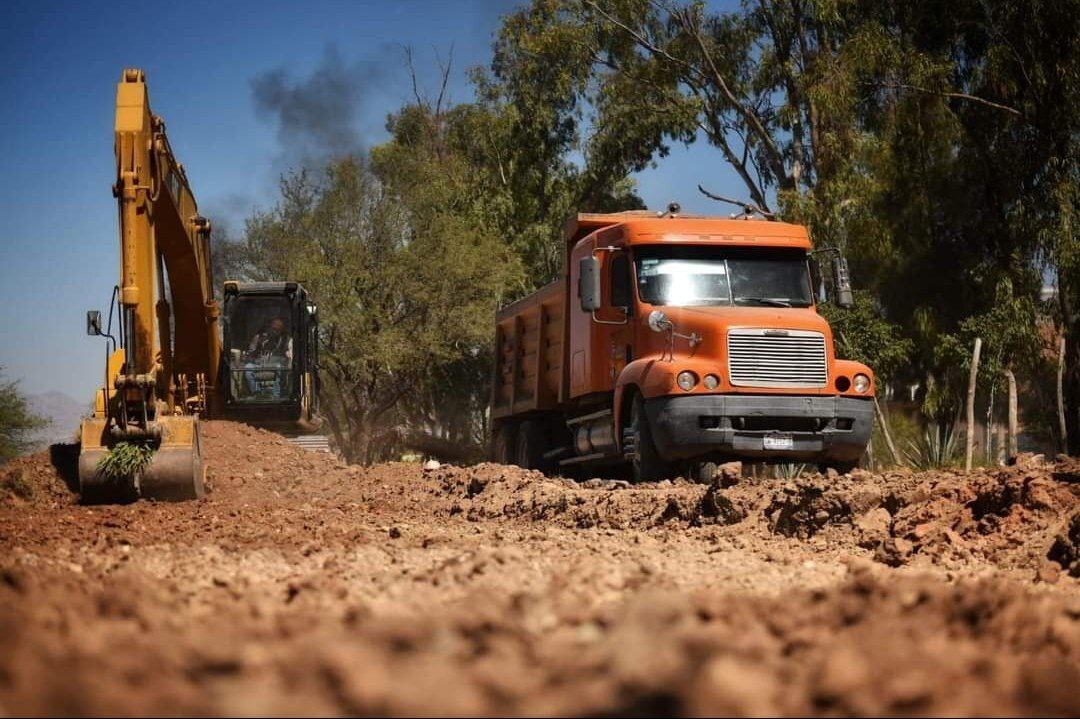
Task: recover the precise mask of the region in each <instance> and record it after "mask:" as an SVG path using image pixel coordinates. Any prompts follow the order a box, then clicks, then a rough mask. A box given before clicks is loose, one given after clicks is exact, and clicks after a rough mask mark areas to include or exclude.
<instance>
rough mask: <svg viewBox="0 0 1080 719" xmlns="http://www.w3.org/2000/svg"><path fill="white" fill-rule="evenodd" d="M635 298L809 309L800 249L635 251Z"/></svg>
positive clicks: (670, 303)
mask: <svg viewBox="0 0 1080 719" xmlns="http://www.w3.org/2000/svg"><path fill="white" fill-rule="evenodd" d="M635 260H636V263H635V264H636V266H637V285H638V295H639V296H640V298H641V301H642V302H647V303H648V304H650V305H666V306H690V305H733V304H734V305H742V306H757V307H809V306H810V305H811V304H813V301H812V296H811V293H810V274H809V272H808V269H807V266H806V253H805V252H804V251H803V250H799V249H786V248H785V249H769V248H754V247H751V248H742V247H716V246H715V245H713V246H702V245H698V246H682V247H672V246H670V245H668V246H655V247H652V246H645V247H639V248H637V249H635Z"/></svg>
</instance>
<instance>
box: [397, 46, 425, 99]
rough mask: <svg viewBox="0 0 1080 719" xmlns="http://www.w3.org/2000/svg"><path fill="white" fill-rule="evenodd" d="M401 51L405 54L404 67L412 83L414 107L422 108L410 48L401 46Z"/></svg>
mask: <svg viewBox="0 0 1080 719" xmlns="http://www.w3.org/2000/svg"><path fill="white" fill-rule="evenodd" d="M401 49H402V51H403V52H404V53H405V67H406V69H408V71H409V79H410V80H411V81H412V91H413V97H415V98H416V106H417V107H424V104H425V103H424V98H423V97H421V95H420V87H419V85H417V82H416V67H415V66H414V65H413V55H412V47H411V46H409V45H402V46H401Z"/></svg>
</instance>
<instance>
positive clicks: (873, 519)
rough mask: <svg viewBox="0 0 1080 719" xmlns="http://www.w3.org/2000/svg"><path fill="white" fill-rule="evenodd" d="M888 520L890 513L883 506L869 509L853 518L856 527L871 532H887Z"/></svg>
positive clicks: (889, 519)
mask: <svg viewBox="0 0 1080 719" xmlns="http://www.w3.org/2000/svg"><path fill="white" fill-rule="evenodd" d="M890 522H892V515H891V514H889V510H887V509H885V508H884V507H878V508H877V509H871V510H870V511H869V512H865V513H864V514H860V515H859V516H858V517H856V518H855V526H856V527H858V528H859V529H861V530H863V531H864V532H871V533H873V534H885V533H887V532H888V531H889V523H890Z"/></svg>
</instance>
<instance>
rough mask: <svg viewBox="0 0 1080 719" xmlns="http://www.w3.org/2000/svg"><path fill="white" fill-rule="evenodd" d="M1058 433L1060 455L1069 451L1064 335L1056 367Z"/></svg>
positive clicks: (1060, 341) (1060, 342)
mask: <svg viewBox="0 0 1080 719" xmlns="http://www.w3.org/2000/svg"><path fill="white" fill-rule="evenodd" d="M1057 411H1058V433H1059V436H1060V437H1061V453H1062V454H1067V453H1068V451H1069V430H1068V429H1067V428H1066V426H1065V335H1062V336H1061V338H1060V339H1059V340H1058V367H1057Z"/></svg>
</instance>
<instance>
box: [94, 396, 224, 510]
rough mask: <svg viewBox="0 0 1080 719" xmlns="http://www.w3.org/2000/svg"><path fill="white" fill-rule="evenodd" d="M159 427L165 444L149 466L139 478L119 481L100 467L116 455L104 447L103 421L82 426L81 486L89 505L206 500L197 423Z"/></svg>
mask: <svg viewBox="0 0 1080 719" xmlns="http://www.w3.org/2000/svg"><path fill="white" fill-rule="evenodd" d="M157 423H158V426H159V427H160V428H161V430H162V431H161V437H162V439H161V443H160V445H159V446H158V447H157V449H156V450H155V451H154V454H153V458H152V459H151V460H150V463H149V464H148V465H147V466H146V467H144V468H143V469H142V470H141V471H139V472H136V473H135V474H134V476H131V477H125V478H122V479H117V478H115V477H112V476H109V475H108V474H106V473H104V472H102V471H101V462H102V460H103V459H104V458H105V457H106V455H108V454H109V452H110V451H111V449H110V447H109V445H108V444H107V443H106V442H105V441H103V440H104V439H105V437H104V435H105V432H106V427H105V423H104V421H103V420H99V419H88V420H85V421H84V422H83V434H82V451H81V452H80V454H79V486H80V493H81V495H82V501H83V502H84V503H87V504H100V503H105V504H115V503H124V502H133V501H135V500H137V499H152V500H155V501H159V502H183V501H186V500H189V499H200V498H202V497H203V496H204V495H205V494H206V488H205V481H204V480H205V474H206V470H205V468H204V467H203V461H202V451H201V447H200V443H199V424H198V419H197V418H195V417H164V418H160V419H158V422H157Z"/></svg>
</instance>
